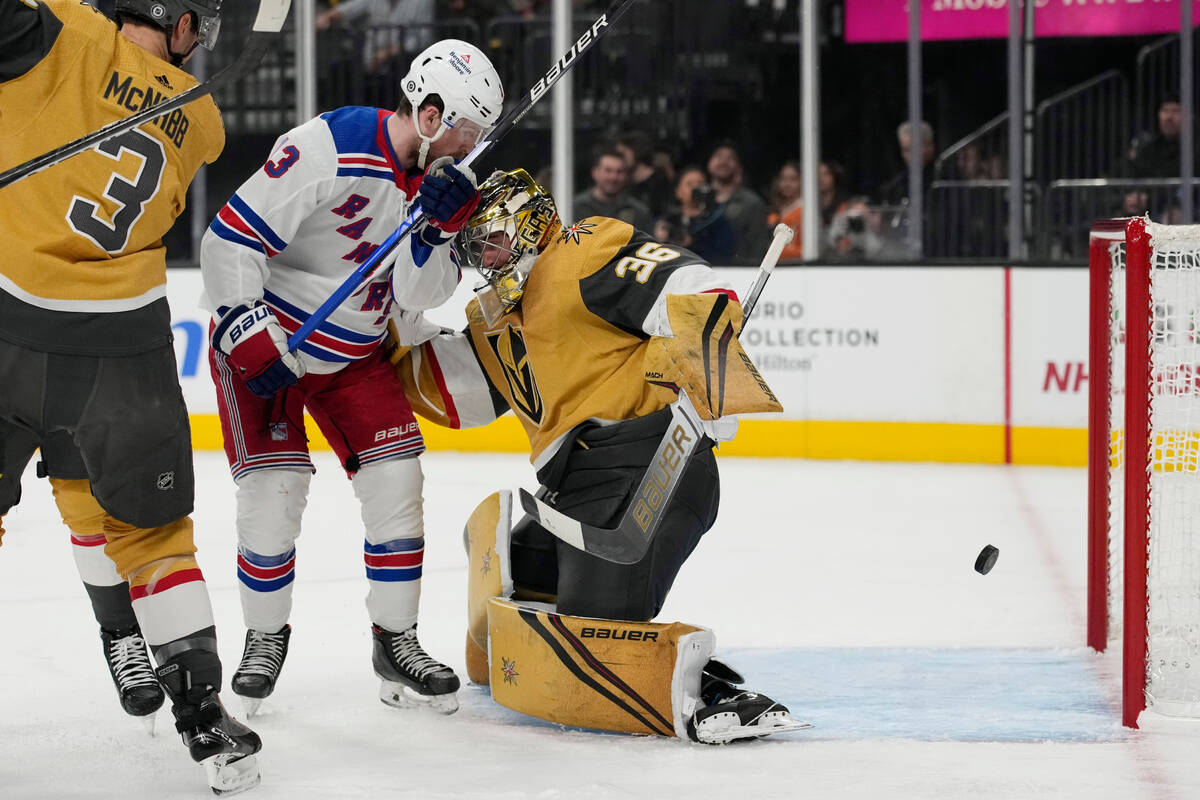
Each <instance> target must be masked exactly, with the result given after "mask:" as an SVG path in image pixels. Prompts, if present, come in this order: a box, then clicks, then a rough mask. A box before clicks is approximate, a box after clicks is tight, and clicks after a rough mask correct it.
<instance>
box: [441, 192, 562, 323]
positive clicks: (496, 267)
mask: <svg viewBox="0 0 1200 800" xmlns="http://www.w3.org/2000/svg"><path fill="white" fill-rule="evenodd" d="M560 227H561V223H560V222H559V218H558V209H556V208H555V207H554V198H552V197H551V196H550V195H549V194H548V193H547V192H546V190H545V189H543V188H542V187H541V186H539V185H538V184H537V182H536V181H534V180H533V178H531V177H529V173H527V172H526V171H525V170H523V169H514V170H512V171H511V172H495V173H492V176H491V177H490V178H488V179H487V180H486V181H484V184H483V185H482V186H480V187H479V205H478V206H477V207H476V208H475V213H474V214H472V215H471V218H470V219H469V220H468V221H467V224H466V225H465V226H464V227H463V230H462V233H460V234H459V236H458V248H457V249H458V253H459V257H460V258H461V259H462V260H463V261H464V262H465V263H466V264H467V265H468V266H470V267H474V268H475V270H476V271H478V272H479V274H480V275H482V276H483V277H484V278H485V279H487V283H486V284H483V285H481V286H480V287H479V288H477V289H476V290H475V295H476V297H478V298H479V305H480V307H481V308H482V310H483V313H484V317H485V318H486V319H487V321H488V323H489V324H490V323H493V322H495V321H496V320H498V319H499V318H500V317H501V316H502V315H504V314H507V313H508V312H509V311H512V310H513V309H514V308H515V307H516V305H517V303H519V302H520V300H521V295H522V293H523V292H524V291H525V281H527V280H528V279H529V272H530V270H531V269H532V268H533V264H534V262H535V261H537V257H538V255H539V254H540V253H541V252H542V251H543V250H545V249H546V245H548V244H550V242H551V240H552V239H553V238H554V235H555V234H556V233H557V232H558V229H559V228H560Z"/></svg>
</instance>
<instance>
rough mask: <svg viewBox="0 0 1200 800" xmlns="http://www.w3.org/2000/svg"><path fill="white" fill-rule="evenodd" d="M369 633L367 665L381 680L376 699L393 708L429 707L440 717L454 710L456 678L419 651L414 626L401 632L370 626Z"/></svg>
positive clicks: (456, 702)
mask: <svg viewBox="0 0 1200 800" xmlns="http://www.w3.org/2000/svg"><path fill="white" fill-rule="evenodd" d="M371 634H372V637H373V638H374V644H373V647H372V652H371V662H372V663H373V664H374V666H375V674H376V675H378V676H379V678H380V680H381V681H382V685H381V686H380V688H379V699H380V700H382V701H383V702H384V703H387V704H388V705H389V706H396V707H397V708H412V707H421V708H432V709H433V710H434V711H439V712H441V713H442V714H453V713H454V712H455V711H457V710H458V697H457V695H455V692H457V691H458V686H459V682H458V676H457V675H455V674H454V670H452V669H450V668H449V667H447V666H446V665H445V664H442V663H440V662H438V661H434V660H433V659H432V658H430V657H429V654H428V653H426V652H425V651H424V650H423V649H422V648H421V643H420V642H418V641H417V626H416V625H413V626H412V627H411V628H409V629H408V630H406V631H403V632H401V633H392V632H391V631H387V630H384V629H383V628H381V627H379V626H378V625H372V626H371Z"/></svg>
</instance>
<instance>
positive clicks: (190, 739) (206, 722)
mask: <svg viewBox="0 0 1200 800" xmlns="http://www.w3.org/2000/svg"><path fill="white" fill-rule="evenodd" d="M190 677H191V676H190V675H189V674H188V672H187V670H185V669H182V668H181V667H180V666H179V665H178V664H172V663H168V664H166V665H165V666H162V667H159V669H158V678H159V680H160V681H162V685H163V687H164V688H165V689H166V690H167V694H168V695H170V697H171V702H172V707H171V713H172V714H174V715H175V730H176V731H178V732H179V735H180V738H182V739H183V743H184V745H186V746H187V749H188V753H190V754H191V756H192V760H193V761H195V762H196V763H198V764H201V765H203V766H204V771H205V775H206V777H207V778H208V785H209V786H210V787H212V790H213V794H215V795H218V796H225V795H232V794H237V793H239V792H244V791H246V790H247V789H252V788H254V787H255V786H257V785H258V782H259V777H260V776H259V771H258V758H257V757H256V756H255V755H254V754H255V753H257V752H258V751H259V750H261V749H262V740H261V739H259V738H258V734H257V733H255V732H254V731H252V730H250V729H249V728H247V727H246V726H245V725H243V724H242V723H241V722H239V721H238V720H236V719H234V718H233V717H231V716H230V715H229V712H227V711H226V710H225V707H224V706H223V705H221V698H220V697H219V696H218V694H217V690H216V689H215V688H213V687H212V686H208V685H198V686H192V685H191V680H190Z"/></svg>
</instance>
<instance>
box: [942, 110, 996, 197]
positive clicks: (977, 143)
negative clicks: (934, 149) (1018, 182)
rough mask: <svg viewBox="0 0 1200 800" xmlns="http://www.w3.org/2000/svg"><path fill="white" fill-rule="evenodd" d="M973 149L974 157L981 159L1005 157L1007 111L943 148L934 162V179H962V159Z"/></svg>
mask: <svg viewBox="0 0 1200 800" xmlns="http://www.w3.org/2000/svg"><path fill="white" fill-rule="evenodd" d="M972 149H973V150H974V151H975V152H974V155H973V156H971V157H972V158H978V159H980V160H983V159H987V158H990V157H994V156H998V157H1000V158H1004V156H1005V154H1007V153H1008V112H1007V111H1005V112H1003V113H1001V114H999V115H998V116H995V117H992V118H991V119H990V120H988V121H987V122H985V123H984V124H983V125H980V126H979V127H978V128H976V129H975V130H973V131H971V132H970V133H968V134H967V135H966V136H964V137H962V138H961V139H959V140H958V141H957V142H955V143H954V144H952V145H950V146H949V147H947V148H946V149H945V150H943V151H942V153H941V155H939V156H938V157H937V159H936V160H934V162H933V177H934V180H960V179H962V177H963V174H962V173H963V166H962V161H963V159H964V157H965V156H967V154H968V153H969V151H971V150H972Z"/></svg>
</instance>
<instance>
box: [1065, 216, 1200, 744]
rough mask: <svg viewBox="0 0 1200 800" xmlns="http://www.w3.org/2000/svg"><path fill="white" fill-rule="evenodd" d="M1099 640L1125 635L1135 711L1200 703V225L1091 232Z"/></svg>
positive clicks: (1126, 713)
mask: <svg viewBox="0 0 1200 800" xmlns="http://www.w3.org/2000/svg"><path fill="white" fill-rule="evenodd" d="M1089 256H1090V257H1089V273H1090V290H1089V306H1090V310H1089V315H1090V320H1089V344H1088V347H1089V364H1090V368H1089V388H1088V393H1089V397H1088V430H1089V437H1088V645H1089V646H1091V647H1093V648H1095V649H1097V650H1104V649H1105V648H1106V647H1107V644H1108V642H1109V641H1110V640H1111V639H1113V638H1116V637H1117V636H1120V637H1121V638H1122V722H1123V723H1124V724H1125V725H1127V726H1129V727H1135V728H1136V727H1137V723H1138V716H1139V714H1140V713H1141V712H1142V711H1143V710H1144V709H1145V708H1147V707H1151V708H1153V709H1154V710H1156V711H1158V712H1160V713H1164V714H1169V715H1173V716H1190V717H1200V459H1198V456H1200V226H1195V225H1193V226H1183V225H1174V226H1170V225H1158V224H1155V223H1152V222H1150V221H1149V220H1147V219H1129V220H1105V221H1102V222H1097V223H1096V224H1095V225H1093V227H1092V230H1091V237H1090V242H1089Z"/></svg>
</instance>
